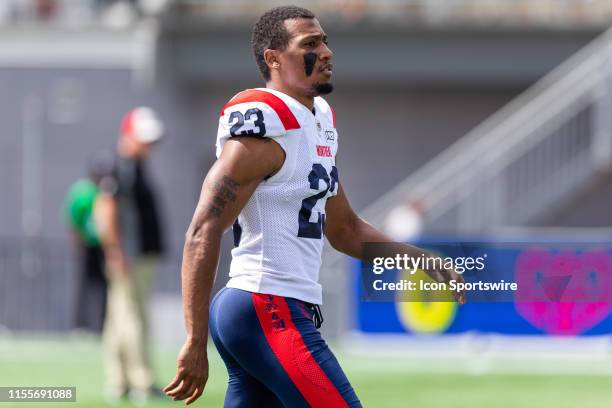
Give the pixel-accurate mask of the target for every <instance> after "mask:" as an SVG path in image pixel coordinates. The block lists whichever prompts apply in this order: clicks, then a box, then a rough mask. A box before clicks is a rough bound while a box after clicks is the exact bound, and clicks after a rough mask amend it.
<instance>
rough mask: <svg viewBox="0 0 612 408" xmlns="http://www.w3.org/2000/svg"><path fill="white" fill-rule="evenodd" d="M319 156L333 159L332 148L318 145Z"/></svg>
mask: <svg viewBox="0 0 612 408" xmlns="http://www.w3.org/2000/svg"><path fill="white" fill-rule="evenodd" d="M317 156H322V157H332V152H331V148H330V147H329V146H321V145H317Z"/></svg>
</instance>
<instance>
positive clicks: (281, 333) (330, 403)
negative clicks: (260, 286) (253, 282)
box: [253, 293, 347, 408]
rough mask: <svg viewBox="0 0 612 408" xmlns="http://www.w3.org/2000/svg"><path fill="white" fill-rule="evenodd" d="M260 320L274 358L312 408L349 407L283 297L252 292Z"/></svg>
mask: <svg viewBox="0 0 612 408" xmlns="http://www.w3.org/2000/svg"><path fill="white" fill-rule="evenodd" d="M253 303H254V305H255V311H256V312H257V318H258V319H259V323H260V324H261V328H262V330H263V332H264V334H265V336H266V340H267V341H268V344H269V345H270V347H271V348H272V351H273V352H274V355H276V358H277V359H278V361H279V362H280V363H281V365H282V366H283V368H284V369H285V372H286V373H287V375H288V376H289V378H290V379H291V381H292V382H293V384H295V386H296V387H297V389H298V390H299V391H300V393H301V394H302V395H303V396H304V399H306V401H307V402H308V404H310V405H311V406H312V407H325V408H327V407H334V408H335V407H347V404H346V402H345V401H344V399H342V396H341V395H340V393H339V392H338V390H337V389H336V387H335V386H334V384H333V383H332V382H331V381H330V379H329V378H328V377H327V375H326V374H325V372H324V371H323V369H321V367H320V366H319V364H318V363H317V362H316V360H315V359H314V357H313V356H312V354H310V351H309V350H308V347H307V346H306V343H304V339H303V338H302V334H301V333H300V331H299V330H298V329H297V327H295V324H293V320H292V319H291V311H290V310H289V305H287V302H286V301H285V299H284V298H283V297H281V296H273V295H265V294H261V293H253Z"/></svg>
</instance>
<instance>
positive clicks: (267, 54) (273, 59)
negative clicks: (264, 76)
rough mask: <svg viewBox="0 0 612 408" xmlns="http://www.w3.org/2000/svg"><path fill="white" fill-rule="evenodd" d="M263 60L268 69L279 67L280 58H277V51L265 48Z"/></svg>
mask: <svg viewBox="0 0 612 408" xmlns="http://www.w3.org/2000/svg"><path fill="white" fill-rule="evenodd" d="M263 57H264V61H266V65H267V66H268V68H269V69H270V70H272V69H278V68H279V67H280V60H279V58H278V51H277V50H271V49H267V50H265V51H264V55H263Z"/></svg>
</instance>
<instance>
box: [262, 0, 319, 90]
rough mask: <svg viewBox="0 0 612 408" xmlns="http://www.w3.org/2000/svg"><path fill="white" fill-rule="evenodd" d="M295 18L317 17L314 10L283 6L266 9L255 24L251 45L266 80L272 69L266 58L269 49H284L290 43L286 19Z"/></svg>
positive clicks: (268, 78)
mask: <svg viewBox="0 0 612 408" xmlns="http://www.w3.org/2000/svg"><path fill="white" fill-rule="evenodd" d="M293 18H315V15H314V13H313V12H312V11H310V10H307V9H305V8H302V7H297V6H281V7H275V8H273V9H271V10H268V11H266V12H265V13H264V14H263V15H262V16H261V17H260V18H259V20H258V21H257V23H255V25H254V26H253V35H252V37H251V47H252V49H253V55H254V56H255V62H257V67H258V68H259V71H260V72H261V75H262V76H263V77H264V79H265V80H266V81H269V80H270V70H269V69H268V65H266V61H265V60H264V51H265V50H267V49H272V50H283V49H285V47H286V46H287V45H288V44H289V39H290V37H289V33H288V32H287V30H286V29H285V24H284V23H285V20H290V19H293Z"/></svg>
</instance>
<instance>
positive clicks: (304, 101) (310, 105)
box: [266, 81, 314, 111]
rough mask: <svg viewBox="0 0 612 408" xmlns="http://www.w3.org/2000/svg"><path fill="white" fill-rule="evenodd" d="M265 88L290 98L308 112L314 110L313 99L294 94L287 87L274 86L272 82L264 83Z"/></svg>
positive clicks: (297, 93)
mask: <svg viewBox="0 0 612 408" xmlns="http://www.w3.org/2000/svg"><path fill="white" fill-rule="evenodd" d="M266 88H269V89H274V90H275V91H278V92H282V93H284V94H286V95H289V96H290V97H292V98H293V99H295V100H297V101H298V102H299V103H301V104H302V105H304V106H305V107H307V108H308V110H309V111H312V109H313V108H314V97H312V96H308V95H304V94H300V93H299V92H295V91H294V90H291V89H288V88H287V87H284V86H279V85H278V84H275V83H274V82H272V81H270V82H268V83H266Z"/></svg>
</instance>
